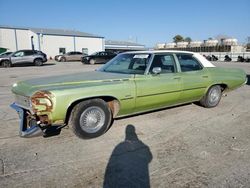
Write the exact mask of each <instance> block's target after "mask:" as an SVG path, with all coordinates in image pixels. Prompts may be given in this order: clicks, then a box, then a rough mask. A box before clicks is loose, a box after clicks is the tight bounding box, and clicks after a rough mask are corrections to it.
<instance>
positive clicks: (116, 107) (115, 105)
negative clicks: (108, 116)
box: [64, 95, 120, 124]
mask: <svg viewBox="0 0 250 188" xmlns="http://www.w3.org/2000/svg"><path fill="white" fill-rule="evenodd" d="M91 99H102V100H104V101H105V102H106V103H107V104H108V106H109V108H110V109H111V111H112V116H113V118H115V117H116V115H117V114H118V112H119V111H120V101H119V100H118V99H117V98H116V97H113V96H108V95H104V96H94V97H88V98H81V99H77V100H75V101H74V102H72V103H71V104H70V105H69V106H68V108H67V112H66V117H65V120H64V123H65V124H68V122H69V119H70V115H71V112H72V110H73V108H74V107H75V106H76V105H77V104H79V103H80V102H82V101H86V100H91Z"/></svg>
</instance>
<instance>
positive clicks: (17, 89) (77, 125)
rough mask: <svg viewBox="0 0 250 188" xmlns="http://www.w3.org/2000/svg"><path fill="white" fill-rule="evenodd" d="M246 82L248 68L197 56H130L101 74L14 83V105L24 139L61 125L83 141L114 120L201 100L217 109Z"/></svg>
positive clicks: (104, 68) (118, 58) (119, 57)
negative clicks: (226, 65) (223, 65)
mask: <svg viewBox="0 0 250 188" xmlns="http://www.w3.org/2000/svg"><path fill="white" fill-rule="evenodd" d="M246 82H247V77H246V73H245V72H244V71H243V70H241V69H236V68H221V67H215V66H214V65H213V64H212V63H211V62H209V61H208V60H206V59H205V58H204V57H203V56H202V55H200V54H198V53H193V52H184V51H163V50H162V51H137V52H126V53H121V54H119V55H117V56H116V57H115V58H113V59H112V60H110V61H109V62H108V63H106V64H105V65H104V66H102V67H101V68H99V69H98V70H96V71H92V72H79V73H74V74H70V75H62V76H53V77H45V78H38V79H31V80H26V81H20V82H18V83H15V84H14V85H13V87H12V92H13V93H14V95H15V103H13V104H12V105H11V106H12V107H13V108H14V109H15V110H17V111H18V113H19V117H20V136H22V137H30V136H34V135H37V134H38V133H39V132H40V133H43V134H45V135H46V130H49V129H50V128H52V126H53V125H55V124H56V125H60V124H61V127H63V126H65V125H70V126H71V127H72V130H73V131H74V133H75V134H76V135H77V136H78V137H80V138H94V137H97V136H100V135H102V134H104V133H105V132H106V131H107V130H108V129H109V127H110V126H111V124H112V122H113V119H115V118H119V117H124V116H129V115H133V114H138V113H145V112H148V111H153V110H157V109H162V108H165V107H170V106H175V105H180V104H185V103H191V102H198V101H199V102H200V104H201V105H202V106H204V107H206V108H212V107H215V106H217V105H218V104H219V102H220V99H221V97H222V94H223V93H224V92H228V91H230V90H233V89H236V88H238V87H240V86H242V85H244V84H245V83H246ZM58 122H60V124H58ZM40 133H39V134H40Z"/></svg>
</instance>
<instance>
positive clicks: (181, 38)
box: [173, 35, 184, 42]
mask: <svg viewBox="0 0 250 188" xmlns="http://www.w3.org/2000/svg"><path fill="white" fill-rule="evenodd" d="M173 41H174V42H182V41H184V38H183V37H182V36H181V35H176V36H175V37H174V38H173Z"/></svg>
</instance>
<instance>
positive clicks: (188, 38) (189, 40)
mask: <svg viewBox="0 0 250 188" xmlns="http://www.w3.org/2000/svg"><path fill="white" fill-rule="evenodd" d="M184 41H185V42H189V43H190V42H192V39H191V38H190V37H186V38H185V39H184Z"/></svg>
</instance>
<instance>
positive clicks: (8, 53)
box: [0, 52, 13, 58]
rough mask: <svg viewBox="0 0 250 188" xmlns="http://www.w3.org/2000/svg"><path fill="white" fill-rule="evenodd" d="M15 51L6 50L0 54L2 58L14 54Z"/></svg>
mask: <svg viewBox="0 0 250 188" xmlns="http://www.w3.org/2000/svg"><path fill="white" fill-rule="evenodd" d="M12 53H13V52H4V53H1V54H0V58H3V57H7V56H8V55H10V54H12Z"/></svg>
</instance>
